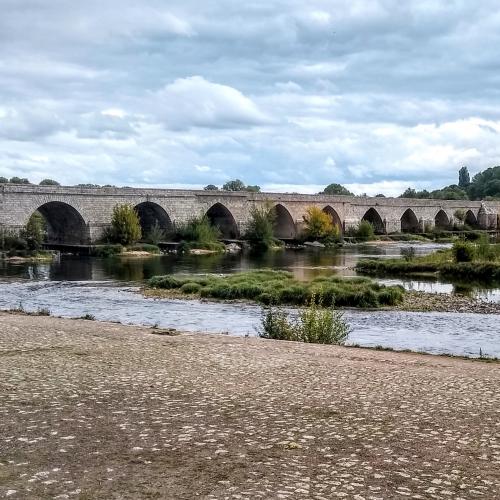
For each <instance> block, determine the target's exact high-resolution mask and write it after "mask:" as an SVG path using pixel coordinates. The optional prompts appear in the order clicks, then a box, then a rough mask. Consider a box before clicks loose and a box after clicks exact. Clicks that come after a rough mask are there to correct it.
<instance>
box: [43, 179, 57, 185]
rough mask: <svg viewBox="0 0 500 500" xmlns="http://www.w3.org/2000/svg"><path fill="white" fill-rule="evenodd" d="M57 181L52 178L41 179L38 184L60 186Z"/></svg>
mask: <svg viewBox="0 0 500 500" xmlns="http://www.w3.org/2000/svg"><path fill="white" fill-rule="evenodd" d="M60 185H61V184H59V182H57V181H55V180H53V179H43V181H40V186H60Z"/></svg>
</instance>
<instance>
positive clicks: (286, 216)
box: [274, 203, 297, 240]
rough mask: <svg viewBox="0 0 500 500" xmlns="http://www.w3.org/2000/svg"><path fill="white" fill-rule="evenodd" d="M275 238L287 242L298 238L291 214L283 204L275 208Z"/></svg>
mask: <svg viewBox="0 0 500 500" xmlns="http://www.w3.org/2000/svg"><path fill="white" fill-rule="evenodd" d="M274 213H275V216H276V218H275V221H274V236H276V238H279V239H282V240H287V239H294V238H295V237H296V236H297V228H296V227H295V222H294V221H293V218H292V216H291V215H290V212H289V211H288V210H287V209H286V208H285V207H284V206H283V205H282V204H281V203H278V204H277V205H275V206H274Z"/></svg>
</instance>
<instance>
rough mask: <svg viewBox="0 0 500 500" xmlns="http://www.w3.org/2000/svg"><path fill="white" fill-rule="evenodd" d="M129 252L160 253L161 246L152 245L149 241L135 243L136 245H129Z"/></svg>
mask: <svg viewBox="0 0 500 500" xmlns="http://www.w3.org/2000/svg"><path fill="white" fill-rule="evenodd" d="M127 252H148V253H154V254H159V253H160V247H159V246H157V245H151V244H149V243H135V244H134V245H129V246H128V247H127Z"/></svg>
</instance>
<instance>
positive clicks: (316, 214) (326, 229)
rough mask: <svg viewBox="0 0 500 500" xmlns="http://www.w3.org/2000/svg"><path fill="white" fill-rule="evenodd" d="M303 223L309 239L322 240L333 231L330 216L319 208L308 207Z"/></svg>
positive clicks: (333, 227)
mask: <svg viewBox="0 0 500 500" xmlns="http://www.w3.org/2000/svg"><path fill="white" fill-rule="evenodd" d="M304 222H305V226H306V228H305V230H306V234H307V236H308V237H309V238H314V239H322V238H325V237H326V236H329V235H331V234H332V233H333V232H334V231H335V226H334V225H333V220H332V218H331V216H330V215H328V214H327V213H326V212H324V211H323V210H321V208H319V207H314V206H313V207H308V208H307V209H306V215H305V216H304Z"/></svg>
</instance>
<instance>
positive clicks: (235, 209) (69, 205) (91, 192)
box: [0, 184, 500, 243]
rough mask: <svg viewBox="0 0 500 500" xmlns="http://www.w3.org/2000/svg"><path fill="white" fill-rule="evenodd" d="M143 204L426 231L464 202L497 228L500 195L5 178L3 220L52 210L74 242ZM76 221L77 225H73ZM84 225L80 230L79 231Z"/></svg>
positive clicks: (290, 233)
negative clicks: (264, 211)
mask: <svg viewBox="0 0 500 500" xmlns="http://www.w3.org/2000/svg"><path fill="white" fill-rule="evenodd" d="M123 203H127V204H131V205H133V206H135V207H141V210H142V212H141V214H140V215H141V222H144V223H145V224H151V223H152V221H153V220H161V221H163V222H162V223H163V224H165V225H168V224H170V225H172V226H176V225H179V224H183V223H185V222H186V221H187V220H189V219H190V218H191V217H193V216H196V215H201V214H209V216H210V217H212V219H213V220H214V221H217V223H220V224H222V225H223V226H224V228H225V230H227V233H228V234H229V233H231V234H233V233H235V232H237V233H238V234H242V233H244V231H245V230H246V228H247V226H248V222H249V220H250V212H251V209H252V207H255V206H257V207H262V206H265V205H270V206H274V207H276V208H277V213H278V214H279V217H278V219H279V221H278V227H277V233H279V234H280V235H281V236H282V237H284V238H285V237H286V238H288V237H294V236H296V235H297V233H298V232H300V230H301V228H302V226H303V219H304V216H305V214H306V210H307V208H308V207H310V206H313V205H314V206H317V207H318V208H321V209H322V210H325V211H326V212H327V213H329V214H330V215H331V216H332V218H333V219H334V221H335V222H336V223H337V224H339V225H340V226H342V227H343V228H349V227H353V226H357V225H358V224H359V222H360V221H361V220H362V219H366V220H369V221H370V222H372V223H373V224H374V225H375V226H376V227H377V228H378V229H379V230H380V231H381V232H398V231H401V230H403V231H411V232H420V231H423V230H424V229H425V228H430V227H433V226H435V225H437V226H439V227H443V228H444V227H447V226H449V225H451V224H453V222H455V221H456V217H455V213H456V211H457V210H462V211H464V213H465V214H466V217H467V222H468V223H470V224H471V225H477V226H479V227H482V228H485V229H493V228H498V214H499V213H500V202H490V201H488V202H480V201H469V200H433V199H408V198H381V197H376V198H371V197H355V196H331V195H325V194H317V195H310V194H295V193H250V192H244V191H238V192H229V191H203V190H180V189H153V188H115V187H102V188H88V187H78V186H76V187H66V186H34V185H13V184H2V185H0V226H1V227H3V228H7V229H11V230H18V229H19V228H20V227H22V226H23V225H24V224H26V222H27V220H28V219H29V217H30V216H31V214H33V213H34V212H35V211H37V210H40V211H41V212H42V214H43V215H44V216H45V217H46V218H48V223H49V225H51V226H52V227H53V230H54V234H56V233H58V234H59V236H58V238H59V239H61V238H62V237H64V233H65V232H68V233H72V234H73V236H72V239H73V240H78V241H73V242H72V243H82V242H84V243H88V242H90V241H96V240H97V239H98V238H99V237H100V236H101V235H102V233H103V231H104V230H105V229H106V227H109V225H110V222H111V216H112V212H113V208H114V207H115V206H116V205H117V204H123ZM75 227H76V229H75ZM78 231H80V232H81V235H80V236H81V237H80V238H77V236H76V234H77V233H78Z"/></svg>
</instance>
